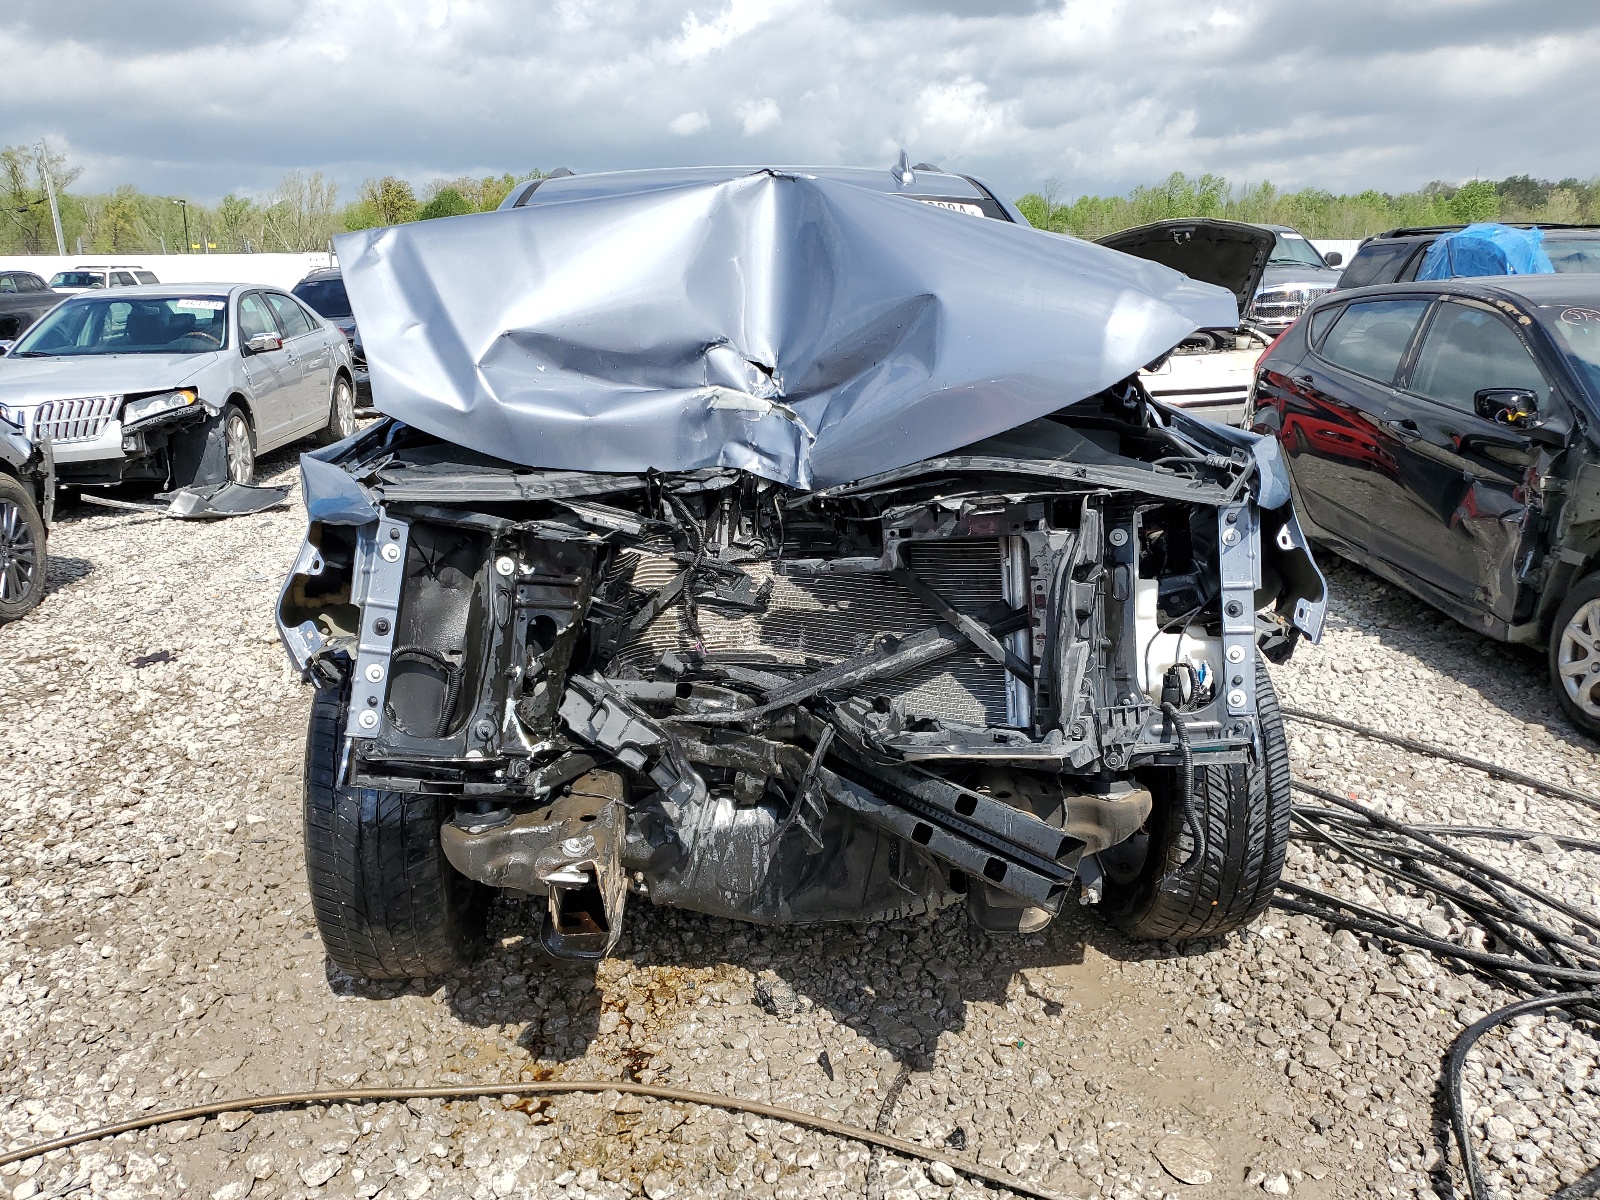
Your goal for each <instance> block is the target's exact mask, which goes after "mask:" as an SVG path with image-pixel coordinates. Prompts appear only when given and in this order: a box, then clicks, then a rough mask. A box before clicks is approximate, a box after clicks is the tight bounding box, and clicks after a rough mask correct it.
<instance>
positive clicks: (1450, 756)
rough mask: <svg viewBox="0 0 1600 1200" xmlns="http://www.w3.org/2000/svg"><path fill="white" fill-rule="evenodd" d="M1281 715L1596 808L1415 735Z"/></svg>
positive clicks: (1301, 713)
mask: <svg viewBox="0 0 1600 1200" xmlns="http://www.w3.org/2000/svg"><path fill="white" fill-rule="evenodd" d="M1282 711H1283V715H1284V716H1286V717H1293V718H1294V719H1295V720H1296V721H1308V722H1310V723H1311V724H1313V725H1328V726H1331V727H1332V728H1334V729H1343V730H1344V731H1345V732H1346V733H1354V734H1358V735H1360V736H1361V737H1364V738H1371V739H1372V740H1373V741H1375V742H1387V743H1388V744H1389V745H1391V746H1398V747H1400V748H1401V749H1402V750H1410V751H1411V752H1412V753H1413V754H1427V755H1430V756H1432V757H1433V758H1441V759H1444V760H1445V761H1447V762H1453V763H1456V764H1458V765H1460V766H1463V767H1471V768H1472V769H1473V770H1474V771H1481V772H1483V773H1484V774H1485V775H1488V776H1490V777H1491V778H1493V779H1500V780H1504V781H1505V782H1506V783H1515V784H1518V785H1520V786H1522V787H1525V788H1531V789H1532V790H1534V791H1536V792H1543V793H1544V794H1545V795H1547V796H1556V797H1559V798H1560V799H1562V800H1570V801H1572V802H1573V803H1574V804H1583V805H1586V806H1588V807H1589V808H1593V809H1600V796H1591V795H1588V794H1587V793H1585V792H1576V791H1573V790H1572V789H1571V788H1569V787H1563V786H1561V785H1560V784H1559V783H1551V782H1550V781H1549V780H1547V779H1539V778H1537V777H1535V776H1533V775H1525V774H1523V773H1522V772H1521V771H1514V770H1512V769H1511V768H1510V767H1502V766H1500V765H1498V764H1497V763H1492V762H1489V761H1488V760H1487V759H1482V758H1473V757H1472V756H1471V755H1469V754H1458V753H1456V751H1454V750H1447V749H1445V747H1443V746H1435V745H1434V744H1433V743H1431V742H1420V741H1418V740H1417V739H1416V738H1409V737H1401V736H1400V735H1399V734H1394V733H1385V732H1383V731H1382V730H1381V729H1372V728H1369V727H1368V726H1366V725H1358V724H1356V723H1355V722H1354V721H1346V720H1343V719H1342V718H1340V717H1329V716H1324V715H1323V714H1322V713H1310V712H1306V711H1305V710H1304V709H1299V708H1290V707H1288V706H1287V705H1283V706H1282Z"/></svg>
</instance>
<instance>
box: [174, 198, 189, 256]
mask: <svg viewBox="0 0 1600 1200" xmlns="http://www.w3.org/2000/svg"><path fill="white" fill-rule="evenodd" d="M173 203H174V204H177V205H179V206H181V207H182V208H183V252H184V253H185V254H187V253H189V202H188V201H187V200H174V201H173Z"/></svg>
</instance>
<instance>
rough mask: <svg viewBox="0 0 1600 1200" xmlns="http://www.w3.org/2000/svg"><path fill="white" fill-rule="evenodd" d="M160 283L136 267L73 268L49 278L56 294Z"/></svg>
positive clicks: (142, 269)
mask: <svg viewBox="0 0 1600 1200" xmlns="http://www.w3.org/2000/svg"><path fill="white" fill-rule="evenodd" d="M160 282H161V281H160V280H159V279H157V278H156V277H155V275H154V274H152V273H151V272H149V271H146V270H145V269H144V268H143V267H138V266H109V267H102V266H83V267H73V268H72V270H70V271H57V272H56V273H55V274H54V275H52V276H51V277H50V286H51V287H52V288H54V289H55V290H56V291H58V292H89V291H93V290H94V289H95V288H114V287H136V286H138V285H139V284H141V283H160Z"/></svg>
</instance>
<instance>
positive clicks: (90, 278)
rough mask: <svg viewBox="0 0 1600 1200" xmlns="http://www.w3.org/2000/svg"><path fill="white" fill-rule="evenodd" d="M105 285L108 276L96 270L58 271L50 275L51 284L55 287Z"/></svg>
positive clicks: (94, 286) (95, 286)
mask: <svg viewBox="0 0 1600 1200" xmlns="http://www.w3.org/2000/svg"><path fill="white" fill-rule="evenodd" d="M105 285H106V277H105V276H104V275H101V274H99V273H97V272H95V271H57V272H56V273H55V274H54V275H52V276H50V286H51V287H53V288H98V287H105Z"/></svg>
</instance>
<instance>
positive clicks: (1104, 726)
mask: <svg viewBox="0 0 1600 1200" xmlns="http://www.w3.org/2000/svg"><path fill="white" fill-rule="evenodd" d="M915 174H916V172H914V170H913V169H910V168H906V167H905V166H904V164H902V166H901V167H900V168H897V169H896V170H895V171H893V172H868V171H859V172H846V171H840V170H830V171H826V172H823V171H818V172H810V171H804V170H795V169H770V170H751V169H748V168H745V169H731V168H730V169H725V170H721V171H714V172H712V171H704V170H699V171H686V172H683V173H679V174H676V175H675V174H674V173H672V172H640V173H623V174H619V175H615V176H591V177H587V178H584V179H583V181H582V195H581V196H580V195H578V192H579V187H578V185H577V184H572V185H570V186H571V187H572V189H573V195H572V200H571V202H570V203H553V202H538V203H529V204H526V205H524V206H522V207H520V208H516V207H510V208H506V209H504V210H502V211H499V212H495V213H489V214H481V215H476V216H468V217H461V218H453V219H447V220H440V221H430V222H424V223H420V224H418V225H415V226H406V227H402V228H398V229H390V230H384V231H371V232H369V233H362V234H353V235H349V236H347V237H344V238H341V239H339V242H338V250H339V257H340V262H341V263H342V264H343V265H344V276H345V281H346V285H347V287H348V288H349V292H350V296H351V300H352V303H353V305H354V308H355V311H356V313H357V315H358V317H359V319H360V321H361V328H362V330H363V335H364V338H365V341H366V345H367V351H368V360H369V363H370V364H371V369H372V383H373V392H374V396H375V399H376V401H377V404H378V407H379V408H380V409H381V410H382V411H384V412H385V413H387V414H389V417H390V419H389V420H387V421H384V422H382V423H380V424H378V425H376V426H374V427H372V428H370V429H368V430H366V431H365V432H363V433H362V434H361V435H359V436H358V437H356V438H354V439H352V440H350V441H347V442H344V443H342V444H340V445H337V446H334V447H330V448H328V449H327V450H323V451H318V452H316V453H315V454H312V455H307V456H306V457H305V458H304V459H303V478H304V496H305V502H306V507H307V513H308V517H309V521H310V525H309V529H308V533H307V539H306V544H305V546H304V548H303V550H302V552H301V554H300V556H299V559H298V561H297V562H296V564H295V566H294V568H293V570H292V571H291V573H290V575H289V578H288V580H287V581H286V584H285V587H284V590H283V595H282V599H281V601H280V607H279V629H280V633H281V636H282V637H283V640H284V643H285V645H286V646H287V647H288V649H289V652H290V655H291V657H292V659H293V660H294V662H295V663H296V665H297V666H298V667H299V668H300V669H301V670H302V671H303V672H304V675H305V677H306V679H307V680H308V681H310V682H312V683H314V684H315V685H316V687H317V689H318V692H317V699H316V703H315V706H314V709H313V714H312V718H311V725H310V730H309V734H308V739H307V750H306V755H307V759H306V797H305V805H306V837H307V862H308V866H309V873H310V881H311V890H312V896H313V903H314V907H315V910H316V914H317V919H318V922H319V925H320V927H321V930H322V934H323V938H324V941H325V943H326V945H327V948H328V952H329V954H330V956H331V957H332V958H333V960H334V961H335V962H336V963H337V964H338V965H339V966H341V967H343V968H345V969H346V970H349V971H352V972H357V973H360V974H364V975H367V976H373V977H402V976H418V975H426V974H431V973H434V972H437V971H441V970H445V969H448V968H450V967H452V966H454V965H456V964H458V963H460V962H461V961H462V960H463V958H464V957H465V956H467V955H469V954H470V953H471V951H472V948H473V946H474V944H475V942H476V939H477V938H478V937H479V936H481V933H482V930H483V913H484V907H485V901H486V899H487V898H488V896H489V895H490V894H491V893H492V890H493V889H497V888H498V889H507V890H510V891H513V892H515V893H519V894H526V893H534V894H538V895H542V896H545V897H547V898H548V901H547V915H546V919H545V922H544V926H543V933H542V940H543V944H544V945H545V946H546V948H547V949H548V950H550V951H551V952H552V953H554V954H557V955H561V956H568V957H594V956H598V955H602V954H604V953H606V952H607V951H608V950H609V949H610V948H611V947H612V946H613V945H614V944H615V941H616V938H617V937H618V934H619V932H620V928H621V921H622V917H623V910H624V905H625V902H626V900H627V898H628V896H629V895H630V894H635V895H640V896H644V897H648V898H649V899H650V900H652V901H654V902H656V903H661V904H670V905H676V906H680V907H684V908H690V909H695V910H698V911H701V912H707V913H713V914H717V915H721V916H726V917H732V918H736V919H745V920H752V921H761V922H778V923H797V922H815V921H832V920H851V921H859V920H874V919H883V918H888V917H892V916H897V915H907V914H913V913H919V912H926V911H929V910H932V909H935V908H938V907H942V906H944V905H948V904H952V903H957V902H960V903H964V904H966V905H967V906H968V909H969V911H970V912H971V914H972V916H973V918H974V919H975V920H977V921H978V922H979V923H980V924H981V925H982V926H984V927H985V928H988V929H991V930H997V931H1007V930H1010V931H1016V930H1032V929H1037V928H1039V927H1041V926H1042V925H1044V924H1045V923H1047V922H1048V921H1049V920H1050V919H1051V917H1052V916H1053V915H1054V914H1055V913H1056V912H1057V911H1058V909H1059V908H1060V905H1061V904H1062V903H1063V901H1064V900H1065V899H1066V897H1067V895H1068V892H1069V890H1070V889H1071V888H1072V887H1073V885H1074V884H1077V885H1079V886H1080V887H1081V895H1082V898H1083V900H1084V902H1085V903H1097V904H1099V905H1100V906H1101V907H1102V908H1103V909H1105V910H1107V911H1108V913H1109V914H1110V915H1111V916H1112V918H1113V919H1115V920H1116V921H1117V922H1118V923H1120V924H1121V925H1122V926H1123V927H1124V928H1126V929H1128V930H1130V931H1131V932H1133V933H1134V934H1136V935H1138V936H1142V937H1153V938H1178V939H1182V938H1189V937H1194V936H1200V935H1206V934H1212V933H1216V932H1220V931H1223V930H1226V929H1230V928H1233V927H1236V926H1238V925H1239V924H1241V923H1243V922H1246V921H1248V920H1250V919H1251V918H1252V917H1254V916H1255V914H1257V913H1258V912H1259V911H1260V910H1261V909H1262V908H1263V907H1264V906H1265V905H1266V903H1267V901H1268V900H1269V898H1270V896H1271V894H1272V891H1273V888H1274V886H1275V885H1276V882H1277V876H1278V872H1279V869H1280V868H1281V866H1282V862H1283V854H1284V848H1285V845H1286V841H1287V836H1288V814H1289V791H1288V787H1289V778H1288V757H1287V751H1286V746H1285V740H1284V734H1283V728H1282V722H1281V718H1280V717H1279V713H1278V709H1277V704H1276V701H1275V699H1274V697H1273V693H1272V686H1271V682H1270V680H1269V678H1268V675H1267V673H1266V671H1265V669H1264V667H1263V666H1262V662H1261V654H1262V650H1263V649H1264V650H1265V652H1266V653H1268V654H1270V655H1282V654H1287V653H1288V652H1289V651H1290V649H1291V648H1292V646H1293V644H1294V642H1295V640H1296V639H1297V638H1298V637H1299V636H1301V635H1302V634H1307V635H1310V636H1312V637H1316V636H1318V635H1319V634H1320V630H1321V623H1322V616H1323V605H1324V599H1323V585H1322V580H1321V576H1320V575H1319V574H1318V572H1317V570H1316V567H1315V565H1314V564H1313V562H1312V560H1311V558H1310V556H1309V554H1308V552H1307V549H1306V544H1305V541H1304V539H1303V538H1302V536H1301V534H1300V531H1299V526H1298V524H1297V523H1296V521H1295V518H1294V515H1293V512H1292V510H1291V507H1290V505H1289V501H1288V491H1287V481H1286V478H1285V475H1284V472H1283V468H1282V464H1281V461H1280V459H1279V457H1278V454H1277V447H1276V445H1275V444H1274V443H1273V442H1271V441H1270V440H1263V439H1260V438H1257V437H1255V436H1253V435H1251V434H1247V433H1242V432H1239V431H1235V430H1228V429H1223V428H1220V427H1217V426H1212V425H1209V424H1207V423H1204V422H1199V421H1195V420H1193V419H1190V418H1188V417H1186V416H1184V415H1183V414H1181V413H1178V412H1175V411H1174V410H1172V409H1169V408H1167V407H1165V406H1163V405H1161V404H1160V403H1158V402H1155V401H1153V400H1152V399H1151V398H1150V397H1149V395H1148V394H1147V393H1146V392H1145V391H1144V390H1143V388H1142V387H1141V386H1140V384H1139V382H1138V378H1137V370H1138V368H1139V367H1140V366H1141V365H1142V364H1144V363H1147V362H1149V361H1151V360H1152V359H1154V358H1156V357H1158V356H1159V355H1161V354H1163V353H1165V352H1166V351H1167V350H1168V349H1170V348H1171V347H1172V346H1173V345H1175V344H1177V343H1178V342H1179V341H1181V340H1182V339H1183V338H1184V337H1186V336H1187V335H1188V334H1189V333H1190V332H1191V331H1192V330H1193V329H1195V328H1196V327H1198V326H1203V325H1205V324H1206V323H1207V322H1209V321H1213V320H1216V319H1220V318H1221V317H1223V316H1226V315H1227V314H1230V313H1232V312H1233V310H1234V303H1233V300H1232V298H1231V297H1230V296H1229V295H1228V294H1227V293H1225V292H1222V291H1220V290H1219V289H1215V288H1211V287H1208V286H1206V285H1203V284H1197V283H1194V282H1192V281H1191V280H1188V279H1186V278H1185V277H1183V276H1181V275H1179V274H1177V273H1176V272H1173V271H1170V270H1167V269H1166V268H1164V267H1161V266H1158V265H1156V264H1152V263H1149V262H1142V261H1139V260H1136V259H1133V258H1129V257H1127V256H1125V255H1121V254H1118V253H1115V252H1113V251H1111V250H1108V249H1105V248H1103V247H1099V246H1095V245H1092V244H1088V243H1084V242H1079V241H1077V240H1075V239H1064V238H1059V237H1055V236H1052V235H1048V234H1043V233H1039V232H1036V231H1033V230H1031V229H1029V228H1027V227H1026V226H1025V225H1024V224H1021V223H1016V222H1011V221H1006V220H997V219H986V218H984V216H983V214H981V213H980V214H976V215H974V214H971V213H967V212H964V211H962V210H961V209H959V208H957V209H954V210H952V208H951V206H950V205H946V204H937V203H928V202H926V196H925V195H919V194H913V193H914V192H915V190H916V189H919V188H920V189H923V190H925V191H932V192H934V195H935V199H938V198H943V197H946V196H949V195H951V194H954V195H957V196H959V195H961V193H960V192H959V191H955V190H954V189H956V188H957V187H958V186H959V181H958V180H956V179H950V180H935V181H932V182H930V181H928V180H927V179H926V178H923V179H921V180H917V179H915V178H908V176H913V177H914V176H915ZM922 174H923V175H924V176H925V175H926V172H923V173H922ZM563 184H564V181H563V180H559V179H558V180H554V181H550V182H547V183H545V184H543V185H542V186H541V187H540V189H539V190H538V192H536V193H535V194H534V196H535V198H538V197H545V199H546V201H548V200H550V198H551V197H553V195H554V193H555V192H556V191H557V190H559V189H560V188H561V187H562V186H563ZM1258 647H1261V648H1262V649H1258Z"/></svg>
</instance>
